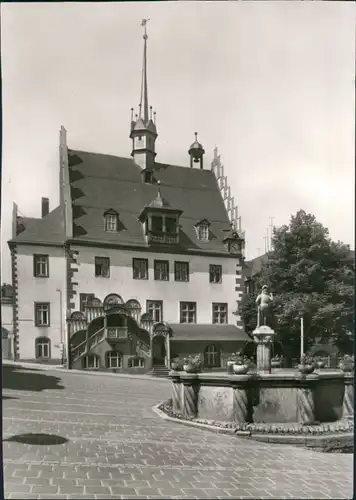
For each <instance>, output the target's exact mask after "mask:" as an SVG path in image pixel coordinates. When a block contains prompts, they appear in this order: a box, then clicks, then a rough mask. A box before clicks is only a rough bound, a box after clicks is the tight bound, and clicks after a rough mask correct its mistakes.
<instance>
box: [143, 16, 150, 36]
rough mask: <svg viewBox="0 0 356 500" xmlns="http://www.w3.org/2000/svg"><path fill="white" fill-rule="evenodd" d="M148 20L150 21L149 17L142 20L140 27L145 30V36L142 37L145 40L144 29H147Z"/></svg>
mask: <svg viewBox="0 0 356 500" xmlns="http://www.w3.org/2000/svg"><path fill="white" fill-rule="evenodd" d="M149 20H150V18H149V17H147V18H144V19H142V22H141V26H143V27H144V28H145V34H144V35H143V38H147V31H146V27H147V23H148V21H149Z"/></svg>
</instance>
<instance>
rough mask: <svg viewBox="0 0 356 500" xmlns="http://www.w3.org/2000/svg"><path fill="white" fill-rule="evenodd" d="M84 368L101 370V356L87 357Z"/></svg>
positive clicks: (91, 355)
mask: <svg viewBox="0 0 356 500" xmlns="http://www.w3.org/2000/svg"><path fill="white" fill-rule="evenodd" d="M83 366H84V368H87V369H96V368H99V367H100V359H99V356H96V355H95V354H89V355H88V356H85V358H84V360H83Z"/></svg>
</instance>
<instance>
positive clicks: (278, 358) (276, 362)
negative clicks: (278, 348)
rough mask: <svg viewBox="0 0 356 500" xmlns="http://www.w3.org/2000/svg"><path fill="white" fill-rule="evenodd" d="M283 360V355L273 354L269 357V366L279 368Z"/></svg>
mask: <svg viewBox="0 0 356 500" xmlns="http://www.w3.org/2000/svg"><path fill="white" fill-rule="evenodd" d="M282 362H283V356H279V355H278V354H277V355H276V356H273V358H272V359H271V368H281V366H282Z"/></svg>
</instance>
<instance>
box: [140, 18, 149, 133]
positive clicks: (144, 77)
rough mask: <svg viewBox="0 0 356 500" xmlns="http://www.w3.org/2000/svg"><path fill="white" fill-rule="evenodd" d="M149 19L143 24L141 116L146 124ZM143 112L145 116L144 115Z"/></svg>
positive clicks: (143, 21)
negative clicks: (147, 27)
mask: <svg viewBox="0 0 356 500" xmlns="http://www.w3.org/2000/svg"><path fill="white" fill-rule="evenodd" d="M148 21H149V19H148V18H147V19H142V22H141V26H143V28H144V30H145V32H144V35H143V39H144V47H143V67H142V84H141V102H140V118H143V121H144V123H145V124H147V122H148V91H147V38H148V36H147V29H146V26H147V22H148ZM142 112H143V116H142Z"/></svg>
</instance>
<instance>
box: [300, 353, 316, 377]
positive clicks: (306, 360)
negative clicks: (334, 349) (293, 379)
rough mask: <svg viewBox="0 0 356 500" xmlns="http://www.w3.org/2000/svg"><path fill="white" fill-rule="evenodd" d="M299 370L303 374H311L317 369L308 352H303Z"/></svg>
mask: <svg viewBox="0 0 356 500" xmlns="http://www.w3.org/2000/svg"><path fill="white" fill-rule="evenodd" d="M298 370H299V371H300V373H302V374H303V375H310V373H313V371H314V370H315V363H314V361H313V359H312V358H311V357H310V356H308V355H307V354H303V355H302V356H301V358H300V363H299V365H298Z"/></svg>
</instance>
